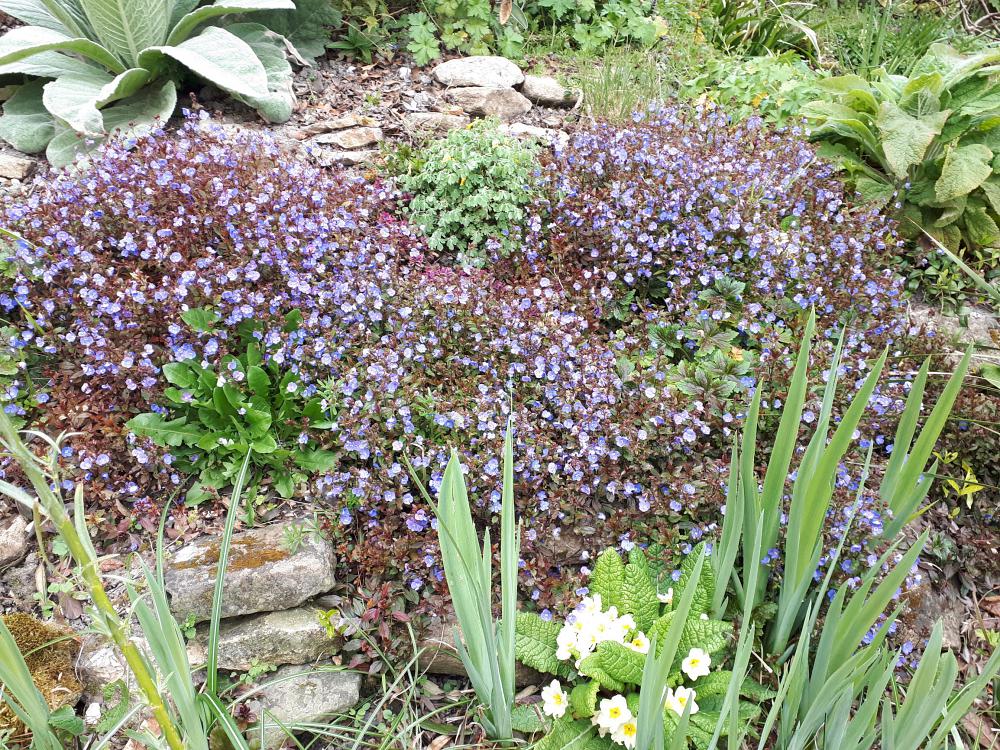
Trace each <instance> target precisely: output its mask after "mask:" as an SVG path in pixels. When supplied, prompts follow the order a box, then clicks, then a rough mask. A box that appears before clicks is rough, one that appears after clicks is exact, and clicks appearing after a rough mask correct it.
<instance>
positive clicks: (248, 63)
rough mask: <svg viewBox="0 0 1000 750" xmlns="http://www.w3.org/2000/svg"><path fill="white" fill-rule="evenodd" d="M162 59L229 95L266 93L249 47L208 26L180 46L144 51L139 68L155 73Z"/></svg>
mask: <svg viewBox="0 0 1000 750" xmlns="http://www.w3.org/2000/svg"><path fill="white" fill-rule="evenodd" d="M94 1H96V0H94ZM164 58H170V59H172V60H176V61H177V62H179V63H180V64H181V65H183V66H184V67H185V68H187V69H188V70H190V71H191V72H192V73H194V74H195V75H197V76H201V77H202V78H204V79H205V80H206V81H208V82H209V83H212V84H214V85H215V86H218V87H219V88H220V89H223V90H224V91H228V92H229V93H231V94H238V95H240V96H250V97H263V96H267V95H268V93H269V92H268V81H267V71H266V70H264V66H263V64H262V63H261V61H260V60H259V59H257V55H255V54H254V52H253V50H252V49H251V48H250V45H249V44H247V43H246V42H244V41H243V40H242V39H240V38H239V37H237V36H235V35H234V34H231V33H229V32H228V31H226V30H224V29H220V28H218V27H216V26H209V27H208V28H206V29H205V30H204V31H202V32H201V33H200V34H199V35H198V36H195V37H192V38H191V39H187V40H185V41H183V42H181V43H180V44H177V45H173V46H160V47H150V48H149V49H146V50H144V51H143V52H142V54H141V55H140V56H139V65H140V67H143V68H148V69H149V70H159V69H161V68H162V67H163V65H164V64H165V60H164Z"/></svg>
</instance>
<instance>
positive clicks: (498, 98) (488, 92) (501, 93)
mask: <svg viewBox="0 0 1000 750" xmlns="http://www.w3.org/2000/svg"><path fill="white" fill-rule="evenodd" d="M447 97H448V100H449V101H451V102H452V103H453V104H457V105H458V106H459V107H461V108H462V109H464V110H465V111H466V112H468V113H469V114H471V115H477V116H479V117H499V118H500V119H501V120H503V121H504V122H510V121H511V120H514V119H516V118H518V117H520V116H521V115H523V114H527V113H528V112H529V111H530V110H531V102H530V101H528V100H527V99H526V98H525V97H524V96H523V95H521V94H519V93H518V92H517V91H514V89H504V88H488V87H484V86H469V87H465V88H457V89H451V90H450V91H448V93H447Z"/></svg>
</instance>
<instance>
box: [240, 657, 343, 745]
mask: <svg viewBox="0 0 1000 750" xmlns="http://www.w3.org/2000/svg"><path fill="white" fill-rule="evenodd" d="M266 681H267V682H268V683H276V684H269V685H267V686H265V687H264V688H262V690H261V692H260V693H259V700H258V701H257V702H256V703H257V704H259V705H258V706H257V709H258V710H257V715H258V716H259V717H260V722H261V723H262V724H263V725H264V742H263V744H261V743H260V742H259V738H260V725H258V726H256V727H252V728H251V729H250V730H248V737H249V738H250V741H251V746H252V747H263V748H265V749H267V748H276V747H280V746H281V744H282V743H283V742H284V741H285V739H286V736H287V735H286V734H285V730H284V729H282V727H281V725H282V724H284V725H285V726H289V725H294V724H297V723H302V722H317V721H322V720H323V719H328V718H329V717H330V716H333V715H334V714H338V713H341V712H342V711H346V710H347V709H349V708H350V707H351V706H353V705H354V704H355V703H357V702H358V698H359V697H360V695H361V675H360V674H358V673H356V672H346V671H334V670H329V671H322V672H314V671H313V668H311V667H302V666H288V667H282V668H281V669H279V670H277V671H276V672H271V673H270V674H268V675H267V678H266Z"/></svg>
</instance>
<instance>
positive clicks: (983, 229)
mask: <svg viewBox="0 0 1000 750" xmlns="http://www.w3.org/2000/svg"><path fill="white" fill-rule="evenodd" d="M963 219H964V220H965V232H966V234H967V235H968V236H969V241H970V242H971V243H972V244H973V245H976V246H978V247H992V246H994V245H995V244H996V243H997V242H998V241H1000V228H998V227H997V224H996V222H995V221H993V218H992V217H991V216H990V215H989V213H987V211H986V209H985V208H983V207H982V206H975V207H971V208H968V209H966V211H965V213H964V214H963Z"/></svg>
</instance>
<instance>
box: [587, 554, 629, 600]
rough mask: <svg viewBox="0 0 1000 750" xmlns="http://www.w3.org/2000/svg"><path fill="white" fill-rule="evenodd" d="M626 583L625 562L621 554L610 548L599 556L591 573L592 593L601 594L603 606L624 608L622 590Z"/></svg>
mask: <svg viewBox="0 0 1000 750" xmlns="http://www.w3.org/2000/svg"><path fill="white" fill-rule="evenodd" d="M624 584H625V564H624V563H623V562H622V559H621V557H620V556H619V554H618V553H617V552H616V551H615V550H613V549H611V548H608V549H606V550H604V552H602V553H601V556H600V557H598V558H597V563H596V564H595V565H594V572H593V573H591V575H590V593H591V594H600V595H601V603H602V605H603V606H602V608H603V609H604V610H607V609H608V608H609V607H618V609H619V610H621V608H622V591H623V588H624Z"/></svg>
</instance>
